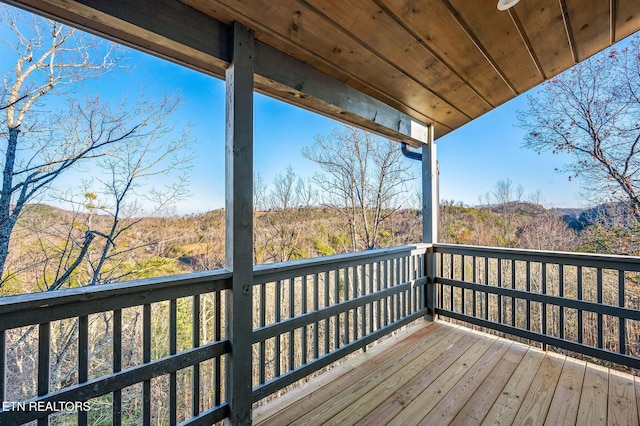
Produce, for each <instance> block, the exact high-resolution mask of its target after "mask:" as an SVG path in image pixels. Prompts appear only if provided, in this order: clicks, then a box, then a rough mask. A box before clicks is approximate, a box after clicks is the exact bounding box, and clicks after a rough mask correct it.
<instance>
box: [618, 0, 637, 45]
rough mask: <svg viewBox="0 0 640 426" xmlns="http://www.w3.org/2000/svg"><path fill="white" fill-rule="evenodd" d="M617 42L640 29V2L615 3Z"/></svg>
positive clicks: (625, 0) (626, 0) (629, 0)
mask: <svg viewBox="0 0 640 426" xmlns="http://www.w3.org/2000/svg"><path fill="white" fill-rule="evenodd" d="M615 8H616V10H615V31H614V35H615V41H620V40H622V39H623V38H625V37H627V36H629V35H631V34H633V33H634V32H635V31H637V29H638V28H639V27H640V1H638V0H616V1H615Z"/></svg>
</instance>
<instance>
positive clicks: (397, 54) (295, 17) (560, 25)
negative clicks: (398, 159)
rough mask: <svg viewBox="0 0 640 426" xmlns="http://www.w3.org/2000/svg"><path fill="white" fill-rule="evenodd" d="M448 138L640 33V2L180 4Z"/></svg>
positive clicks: (266, 0)
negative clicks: (250, 33)
mask: <svg viewBox="0 0 640 426" xmlns="http://www.w3.org/2000/svg"><path fill="white" fill-rule="evenodd" d="M182 1H183V2H184V3H186V4H188V5H190V6H191V7H193V8H195V9H197V10H200V11H202V12H204V13H206V14H208V15H210V16H212V17H214V18H216V19H218V20H221V21H223V22H226V23H230V22H231V21H233V20H236V21H239V22H240V23H242V24H244V25H245V26H247V27H249V28H252V29H254V30H255V34H256V39H258V40H260V41H262V42H264V43H265V44H267V45H270V46H273V47H275V48H277V49H279V50H281V51H283V52H286V53H287V54H289V55H291V56H293V57H295V58H298V59H300V60H302V61H304V62H306V63H308V64H310V65H311V66H313V67H314V68H317V69H318V70H321V71H322V72H324V73H326V74H329V75H331V76H333V77H335V78H336V79H339V80H341V81H344V82H347V83H348V84H349V85H351V86H353V87H355V88H357V89H359V90H361V91H363V92H365V93H367V94H369V95H371V96H372V97H374V98H377V99H379V100H381V101H383V102H385V103H387V104H389V105H391V106H393V107H395V108H397V109H399V110H400V111H403V112H405V113H406V114H408V115H410V116H412V117H415V118H417V119H419V120H421V121H423V122H425V123H435V126H436V135H437V137H440V136H442V135H444V134H446V133H448V132H450V131H451V130H454V129H456V128H458V127H460V126H462V125H463V124H465V123H467V122H469V121H470V120H472V119H474V118H476V117H478V116H480V115H482V114H483V113H485V112H487V111H489V110H491V109H493V108H495V107H497V106H499V105H501V104H503V103H504V102H506V101H508V100H510V99H512V98H513V97H515V96H517V95H518V94H520V93H523V92H525V91H526V90H528V89H530V88H532V87H534V86H536V85H538V84H540V83H542V82H543V81H544V80H546V79H548V78H550V77H552V76H554V75H556V74H558V73H559V72H561V71H563V70H565V69H567V68H569V67H571V66H572V65H574V64H576V63H577V62H579V61H581V60H584V59H586V58H588V57H589V56H591V55H593V54H594V53H596V52H598V51H600V50H602V49H604V48H606V47H607V46H609V45H611V44H612V43H614V42H616V41H618V40H621V39H622V38H624V37H626V36H628V35H630V34H632V33H633V32H635V31H637V30H638V29H640V1H639V0H610V1H609V0H522V1H520V3H518V4H517V5H516V6H515V7H514V8H512V9H510V10H508V11H499V10H498V9H497V8H496V4H497V0H354V1H344V0H304V1H302V0H277V1H274V0H215V1H214V0H182Z"/></svg>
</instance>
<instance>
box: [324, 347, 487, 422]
mask: <svg viewBox="0 0 640 426" xmlns="http://www.w3.org/2000/svg"><path fill="white" fill-rule="evenodd" d="M467 337H469V335H466V336H463V337H462V338H461V339H459V340H457V341H456V342H455V343H454V344H451V345H449V346H448V347H440V348H435V347H434V348H429V349H428V350H427V351H425V353H424V354H423V355H422V356H420V357H418V358H416V359H415V360H414V362H413V363H411V364H409V365H407V366H406V367H405V368H402V369H400V370H398V372H397V373H396V374H395V375H394V376H393V377H390V378H389V379H387V380H384V381H383V382H380V383H378V384H377V385H375V386H370V387H369V388H368V389H367V390H366V394H367V398H358V399H356V400H355V401H354V402H352V403H351V404H348V405H346V406H345V407H344V408H343V409H342V411H340V413H338V414H336V415H335V416H334V417H333V418H332V419H331V421H329V422H328V424H329V425H343V424H347V423H352V422H353V420H355V419H357V418H358V417H364V416H365V414H366V413H369V412H371V411H373V410H374V409H376V407H378V406H380V405H381V404H383V403H384V402H385V400H388V399H390V398H392V397H393V396H394V395H395V394H397V393H398V392H399V390H400V389H402V388H403V387H404V386H406V384H407V383H409V382H410V381H411V380H412V379H413V378H414V377H416V376H424V375H425V374H428V373H429V372H430V371H433V372H434V373H436V374H437V372H438V371H442V368H439V367H438V365H439V363H438V362H437V361H438V360H440V359H443V360H446V359H449V360H450V359H451V358H454V359H455V358H457V356H458V355H461V354H462V353H464V352H465V348H466V347H468V346H469V345H470V344H471V343H473V341H470V342H469V343H467V341H466V340H465V341H463V339H466V338H467ZM474 338H475V336H473V337H472V339H470V340H473V339H474ZM478 340H479V338H478V339H475V341H478Z"/></svg>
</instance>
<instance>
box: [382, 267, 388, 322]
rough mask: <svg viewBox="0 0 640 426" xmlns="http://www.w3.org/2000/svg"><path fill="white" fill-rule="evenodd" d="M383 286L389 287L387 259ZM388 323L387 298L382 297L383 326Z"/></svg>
mask: <svg viewBox="0 0 640 426" xmlns="http://www.w3.org/2000/svg"><path fill="white" fill-rule="evenodd" d="M383 277H384V278H383V279H384V288H385V289H386V288H389V261H388V260H385V261H384V273H383ZM387 324H389V298H388V297H385V298H384V326H385V327H386V326H387Z"/></svg>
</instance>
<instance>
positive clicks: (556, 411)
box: [544, 358, 587, 426]
mask: <svg viewBox="0 0 640 426" xmlns="http://www.w3.org/2000/svg"><path fill="white" fill-rule="evenodd" d="M586 366H587V362H586V361H579V360H576V359H573V358H567V359H565V361H564V366H563V367H562V373H560V379H559V380H558V386H557V388H556V392H555V395H553V402H552V403H551V406H550V407H549V412H548V413H547V418H546V420H545V422H544V423H545V425H549V426H551V425H569V424H576V420H577V418H578V407H579V406H580V394H581V393H582V383H583V381H584V373H585V370H586Z"/></svg>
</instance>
